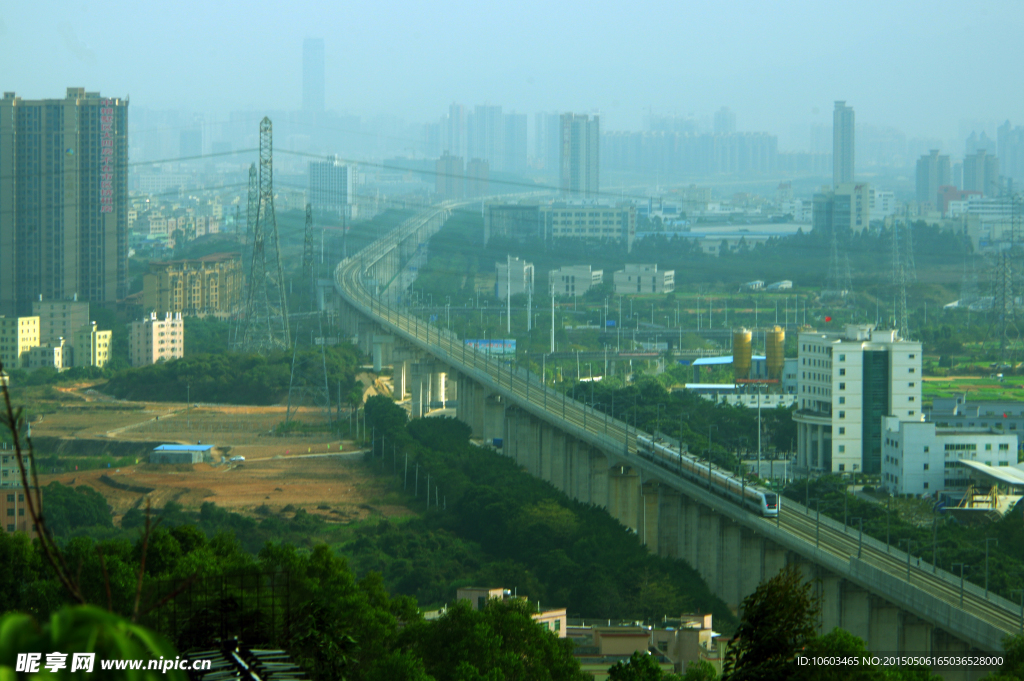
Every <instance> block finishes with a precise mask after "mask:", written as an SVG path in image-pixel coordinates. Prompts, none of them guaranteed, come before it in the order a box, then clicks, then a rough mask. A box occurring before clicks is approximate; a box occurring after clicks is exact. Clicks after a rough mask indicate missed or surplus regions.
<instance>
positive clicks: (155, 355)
mask: <svg viewBox="0 0 1024 681" xmlns="http://www.w3.org/2000/svg"><path fill="white" fill-rule="evenodd" d="M184 356H185V323H184V322H183V321H182V319H181V313H180V312H175V313H171V312H167V313H166V314H165V315H164V317H163V319H160V318H159V317H157V314H156V313H155V312H150V313H149V317H147V318H146V319H143V320H141V321H137V322H132V323H131V325H130V327H129V329H128V359H129V361H130V363H131V365H132V366H133V367H141V366H146V365H147V364H156V363H157V362H167V361H170V360H172V359H181V358H182V357H184Z"/></svg>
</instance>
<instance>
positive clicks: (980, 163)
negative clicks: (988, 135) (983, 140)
mask: <svg viewBox="0 0 1024 681" xmlns="http://www.w3.org/2000/svg"><path fill="white" fill-rule="evenodd" d="M963 188H964V190H965V191H975V192H981V193H982V194H983V195H984V196H985V197H986V198H995V197H997V196H999V157H997V156H992V155H990V154H988V153H986V152H985V150H984V149H979V150H978V151H977V152H975V153H973V154H969V155H967V156H964V186H963Z"/></svg>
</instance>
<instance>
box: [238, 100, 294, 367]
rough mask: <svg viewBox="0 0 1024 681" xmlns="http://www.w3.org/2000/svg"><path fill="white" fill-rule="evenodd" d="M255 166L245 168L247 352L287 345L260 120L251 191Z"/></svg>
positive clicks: (269, 157) (268, 159)
mask: <svg viewBox="0 0 1024 681" xmlns="http://www.w3.org/2000/svg"><path fill="white" fill-rule="evenodd" d="M254 174H255V169H254V168H250V169H249V211H248V212H249V216H250V217H253V216H254V217H255V219H254V220H252V219H251V220H249V225H250V227H249V229H250V230H251V234H250V236H251V243H252V259H251V264H250V267H249V278H248V281H247V282H246V283H247V285H248V291H247V292H246V306H245V313H244V319H243V324H242V326H243V331H242V333H241V337H240V343H239V344H240V346H241V347H242V349H243V350H246V351H249V352H259V353H264V352H269V351H271V350H273V349H275V348H287V347H289V346H290V345H291V333H290V331H289V328H288V299H287V292H286V291H285V288H284V271H283V267H282V265H281V243H280V238H279V235H278V231H277V216H276V215H275V213H274V154H273V127H272V125H271V123H270V119H269V118H264V119H263V120H262V121H260V169H259V187H258V192H254V182H253V177H254Z"/></svg>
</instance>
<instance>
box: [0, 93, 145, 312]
mask: <svg viewBox="0 0 1024 681" xmlns="http://www.w3.org/2000/svg"><path fill="white" fill-rule="evenodd" d="M127 162H128V100H127V99H116V98H115V99H110V98H106V97H101V96H100V95H99V93H95V92H86V91H85V90H84V89H82V88H68V90H67V96H66V97H65V98H64V99H44V100H23V99H21V98H20V97H17V96H15V94H14V93H13V92H5V93H4V96H3V99H0V314H8V315H13V314H26V313H28V312H29V311H30V310H31V309H32V302H33V301H35V300H38V299H39V296H40V295H41V296H43V298H44V299H49V300H59V299H72V298H74V297H75V296H76V295H77V296H78V298H79V299H80V300H88V301H90V302H92V303H108V304H113V303H115V302H116V301H118V300H119V299H121V298H123V297H124V296H125V294H126V293H127V280H128V170H127Z"/></svg>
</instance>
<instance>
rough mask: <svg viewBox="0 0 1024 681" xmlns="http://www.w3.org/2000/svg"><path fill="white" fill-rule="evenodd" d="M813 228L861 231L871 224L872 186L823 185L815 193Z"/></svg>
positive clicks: (861, 184)
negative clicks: (831, 186)
mask: <svg viewBox="0 0 1024 681" xmlns="http://www.w3.org/2000/svg"><path fill="white" fill-rule="evenodd" d="M813 201H814V205H813V211H812V217H811V222H812V224H813V228H814V229H821V230H824V231H826V232H830V231H832V230H833V229H838V230H840V231H846V230H849V231H851V232H860V231H862V230H864V229H866V228H867V227H868V226H869V225H870V223H871V185H869V184H867V183H857V184H853V183H849V184H841V185H837V186H836V187H834V188H832V189H827V188H823V189H822V191H820V192H818V193H817V194H815V195H814V199H813Z"/></svg>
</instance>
